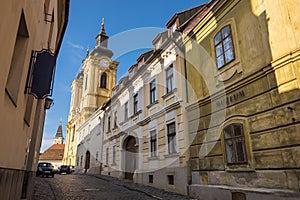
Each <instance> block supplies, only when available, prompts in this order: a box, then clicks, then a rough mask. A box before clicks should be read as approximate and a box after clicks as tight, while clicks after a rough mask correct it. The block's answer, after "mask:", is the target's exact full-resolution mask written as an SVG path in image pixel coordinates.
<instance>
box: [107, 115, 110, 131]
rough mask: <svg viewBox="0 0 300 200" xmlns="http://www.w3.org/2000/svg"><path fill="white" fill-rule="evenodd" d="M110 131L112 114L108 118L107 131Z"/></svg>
mask: <svg viewBox="0 0 300 200" xmlns="http://www.w3.org/2000/svg"><path fill="white" fill-rule="evenodd" d="M109 131H110V116H108V118H107V132H109Z"/></svg>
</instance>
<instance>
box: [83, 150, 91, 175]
mask: <svg viewBox="0 0 300 200" xmlns="http://www.w3.org/2000/svg"><path fill="white" fill-rule="evenodd" d="M90 160H91V153H90V152H89V151H87V152H86V154H85V165H84V169H85V172H87V170H88V169H89V168H90Z"/></svg>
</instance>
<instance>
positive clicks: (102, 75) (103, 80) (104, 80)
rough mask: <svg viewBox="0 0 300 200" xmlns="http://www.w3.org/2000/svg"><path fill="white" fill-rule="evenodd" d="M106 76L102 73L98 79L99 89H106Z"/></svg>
mask: <svg viewBox="0 0 300 200" xmlns="http://www.w3.org/2000/svg"><path fill="white" fill-rule="evenodd" d="M106 81H107V74H106V73H105V72H103V73H102V74H101V78H100V88H106Z"/></svg>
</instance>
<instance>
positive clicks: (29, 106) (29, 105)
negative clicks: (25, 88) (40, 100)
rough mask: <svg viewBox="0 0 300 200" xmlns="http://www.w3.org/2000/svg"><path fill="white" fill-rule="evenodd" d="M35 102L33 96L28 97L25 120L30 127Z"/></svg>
mask: <svg viewBox="0 0 300 200" xmlns="http://www.w3.org/2000/svg"><path fill="white" fill-rule="evenodd" d="M33 101H34V97H33V96H32V95H28V97H27V103H26V110H25V115H24V120H25V122H26V123H27V125H28V126H29V125H30V118H31V112H32V106H33Z"/></svg>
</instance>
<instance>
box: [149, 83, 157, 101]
mask: <svg viewBox="0 0 300 200" xmlns="http://www.w3.org/2000/svg"><path fill="white" fill-rule="evenodd" d="M149 86H150V104H153V103H154V102H155V101H156V81H155V79H154V80H153V81H151V82H150V85H149Z"/></svg>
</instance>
